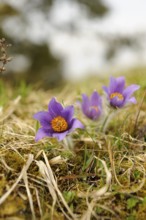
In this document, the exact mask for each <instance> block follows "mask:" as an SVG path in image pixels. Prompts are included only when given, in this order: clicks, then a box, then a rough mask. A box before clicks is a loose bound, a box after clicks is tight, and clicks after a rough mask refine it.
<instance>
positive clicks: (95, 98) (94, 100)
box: [91, 91, 101, 106]
mask: <svg viewBox="0 0 146 220" xmlns="http://www.w3.org/2000/svg"><path fill="white" fill-rule="evenodd" d="M99 105H100V106H101V97H100V95H99V94H98V92H96V91H94V92H93V93H92V95H91V106H99Z"/></svg>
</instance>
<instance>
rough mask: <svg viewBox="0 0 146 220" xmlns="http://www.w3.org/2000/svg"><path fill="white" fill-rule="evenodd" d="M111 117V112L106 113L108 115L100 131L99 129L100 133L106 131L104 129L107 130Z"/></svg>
mask: <svg viewBox="0 0 146 220" xmlns="http://www.w3.org/2000/svg"><path fill="white" fill-rule="evenodd" d="M112 116H113V110H110V112H109V113H108V115H107V116H106V117H105V119H104V121H103V124H102V126H101V129H100V131H101V132H105V131H106V128H107V126H108V124H109V122H110V120H111V119H112Z"/></svg>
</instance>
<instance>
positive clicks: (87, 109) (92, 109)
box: [81, 91, 102, 120]
mask: <svg viewBox="0 0 146 220" xmlns="http://www.w3.org/2000/svg"><path fill="white" fill-rule="evenodd" d="M82 99H83V101H82V103H81V107H82V111H83V113H84V114H85V115H86V116H87V117H88V118H90V119H92V120H97V119H98V118H99V116H100V115H101V113H102V101H101V97H100V95H99V94H98V92H96V91H94V92H93V93H92V95H91V96H90V97H88V96H87V95H86V94H83V95H82Z"/></svg>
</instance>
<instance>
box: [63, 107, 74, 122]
mask: <svg viewBox="0 0 146 220" xmlns="http://www.w3.org/2000/svg"><path fill="white" fill-rule="evenodd" d="M73 115H74V107H73V105H70V106H67V107H66V108H65V109H63V110H62V112H61V116H62V117H63V118H65V119H66V121H67V122H68V123H69V122H70V121H71V120H72V118H73Z"/></svg>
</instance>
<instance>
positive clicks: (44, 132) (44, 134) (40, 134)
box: [35, 128, 52, 141]
mask: <svg viewBox="0 0 146 220" xmlns="http://www.w3.org/2000/svg"><path fill="white" fill-rule="evenodd" d="M51 136H52V134H51V131H50V130H47V129H44V128H39V129H38V131H37V133H36V136H35V141H39V140H40V139H42V138H44V137H51Z"/></svg>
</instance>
